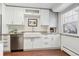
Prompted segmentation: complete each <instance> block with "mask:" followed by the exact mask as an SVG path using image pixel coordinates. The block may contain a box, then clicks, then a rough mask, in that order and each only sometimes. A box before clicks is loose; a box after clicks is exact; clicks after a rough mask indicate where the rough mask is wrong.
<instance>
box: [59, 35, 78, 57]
mask: <svg viewBox="0 0 79 59" xmlns="http://www.w3.org/2000/svg"><path fill="white" fill-rule="evenodd" d="M78 44H79V37H76V36H66V35H61V49H62V50H64V51H65V52H66V53H68V54H69V55H72V56H79V45H78Z"/></svg>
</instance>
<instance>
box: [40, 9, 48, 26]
mask: <svg viewBox="0 0 79 59" xmlns="http://www.w3.org/2000/svg"><path fill="white" fill-rule="evenodd" d="M40 24H41V25H49V10H43V9H41V10H40Z"/></svg>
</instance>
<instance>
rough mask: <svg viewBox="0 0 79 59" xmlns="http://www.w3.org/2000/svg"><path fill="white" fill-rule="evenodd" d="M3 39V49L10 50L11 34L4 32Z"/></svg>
mask: <svg viewBox="0 0 79 59" xmlns="http://www.w3.org/2000/svg"><path fill="white" fill-rule="evenodd" d="M2 39H3V51H4V52H10V35H7V34H4V35H3V36H2Z"/></svg>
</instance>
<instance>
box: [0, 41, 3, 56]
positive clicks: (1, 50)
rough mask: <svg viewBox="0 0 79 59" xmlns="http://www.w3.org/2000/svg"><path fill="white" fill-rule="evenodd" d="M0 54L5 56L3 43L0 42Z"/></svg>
mask: <svg viewBox="0 0 79 59" xmlns="http://www.w3.org/2000/svg"><path fill="white" fill-rule="evenodd" d="M0 56H3V43H2V42H0Z"/></svg>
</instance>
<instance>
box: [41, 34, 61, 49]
mask: <svg viewBox="0 0 79 59" xmlns="http://www.w3.org/2000/svg"><path fill="white" fill-rule="evenodd" d="M42 41H43V42H42V43H43V47H44V48H52V49H59V48H60V36H59V34H58V35H57V34H56V35H48V36H46V37H44V38H43V39H42Z"/></svg>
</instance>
